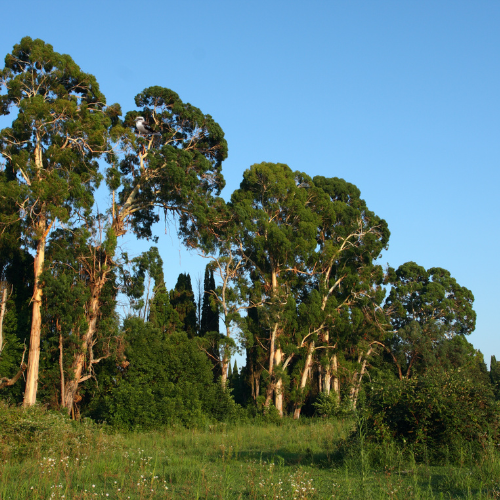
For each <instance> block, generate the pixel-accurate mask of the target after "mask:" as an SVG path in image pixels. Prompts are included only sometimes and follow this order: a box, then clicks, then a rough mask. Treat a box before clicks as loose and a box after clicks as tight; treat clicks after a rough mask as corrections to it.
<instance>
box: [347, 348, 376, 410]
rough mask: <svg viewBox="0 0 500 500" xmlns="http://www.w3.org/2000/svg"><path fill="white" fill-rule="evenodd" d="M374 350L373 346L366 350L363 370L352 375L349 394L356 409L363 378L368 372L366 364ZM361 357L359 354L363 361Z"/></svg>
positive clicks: (359, 359) (359, 360)
mask: <svg viewBox="0 0 500 500" xmlns="http://www.w3.org/2000/svg"><path fill="white" fill-rule="evenodd" d="M372 351H373V347H370V348H369V349H368V351H367V352H366V355H365V359H364V360H363V363H362V364H361V370H360V371H359V373H358V372H356V373H354V375H353V377H352V387H351V391H350V395H349V396H350V398H351V403H352V407H353V408H354V409H356V404H357V402H358V396H359V390H360V388H361V381H362V379H363V375H364V374H365V373H366V364H367V362H368V356H370V354H371V353H372ZM361 359H362V354H360V355H359V358H358V363H360V362H361Z"/></svg>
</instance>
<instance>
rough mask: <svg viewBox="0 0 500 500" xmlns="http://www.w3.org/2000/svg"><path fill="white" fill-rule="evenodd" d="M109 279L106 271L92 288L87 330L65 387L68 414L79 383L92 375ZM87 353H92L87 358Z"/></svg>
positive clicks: (65, 406) (65, 404) (64, 404)
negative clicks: (96, 338) (94, 351)
mask: <svg viewBox="0 0 500 500" xmlns="http://www.w3.org/2000/svg"><path fill="white" fill-rule="evenodd" d="M106 280H107V273H104V274H103V275H102V276H101V278H100V280H99V282H98V283H96V284H95V285H94V286H93V288H92V297H91V299H90V303H89V307H88V310H87V324H88V327H87V332H86V333H85V335H84V336H83V338H82V339H81V344H80V349H79V352H78V353H77V354H76V356H75V358H74V360H73V363H72V365H71V380H70V381H68V382H67V383H66V387H65V389H64V403H63V406H64V408H66V410H67V412H68V414H71V411H72V409H73V405H74V402H75V396H76V393H77V391H78V385H79V384H80V383H81V382H83V381H85V380H87V379H89V378H90V377H91V370H92V365H93V364H94V359H93V355H92V341H93V339H94V338H95V333H96V330H97V319H98V316H99V309H100V306H99V302H100V297H101V292H102V289H103V287H104V284H105V283H106ZM87 354H90V357H89V359H88V360H87ZM85 365H87V369H88V373H87V374H86V375H85V376H83V377H82V373H83V369H84V367H85Z"/></svg>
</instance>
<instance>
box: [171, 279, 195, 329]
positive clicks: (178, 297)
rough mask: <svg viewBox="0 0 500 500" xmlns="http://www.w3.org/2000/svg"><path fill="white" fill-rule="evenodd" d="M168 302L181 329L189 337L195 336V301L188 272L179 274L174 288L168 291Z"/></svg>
mask: <svg viewBox="0 0 500 500" xmlns="http://www.w3.org/2000/svg"><path fill="white" fill-rule="evenodd" d="M170 303H171V304H172V307H173V309H174V310H175V311H177V314H178V315H179V321H180V322H181V325H182V327H181V328H182V330H183V331H185V332H186V333H187V334H188V337H189V338H193V337H195V336H196V333H197V332H196V302H195V300H194V293H193V288H192V286H191V277H190V276H189V273H187V274H185V273H181V274H179V277H178V278H177V283H176V285H175V288H174V290H172V291H171V292H170Z"/></svg>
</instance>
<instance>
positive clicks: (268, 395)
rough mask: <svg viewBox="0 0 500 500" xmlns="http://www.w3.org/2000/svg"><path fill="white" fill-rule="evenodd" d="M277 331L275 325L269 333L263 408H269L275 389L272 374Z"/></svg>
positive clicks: (276, 325)
mask: <svg viewBox="0 0 500 500" xmlns="http://www.w3.org/2000/svg"><path fill="white" fill-rule="evenodd" d="M277 330H278V323H276V324H275V325H274V327H273V331H272V333H271V344H270V346H269V351H270V352H269V369H268V372H269V385H268V386H267V389H266V401H265V403H264V406H265V407H268V406H269V403H270V402H271V398H272V397H273V392H274V388H275V383H274V382H273V374H274V363H275V356H274V353H275V346H276V331H277Z"/></svg>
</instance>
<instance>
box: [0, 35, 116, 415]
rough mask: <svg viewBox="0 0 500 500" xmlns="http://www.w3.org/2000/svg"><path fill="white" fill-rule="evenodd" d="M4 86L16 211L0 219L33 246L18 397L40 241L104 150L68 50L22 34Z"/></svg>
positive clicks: (100, 110)
mask: <svg viewBox="0 0 500 500" xmlns="http://www.w3.org/2000/svg"><path fill="white" fill-rule="evenodd" d="M0 78H1V83H2V84H3V85H4V86H5V87H6V93H5V94H3V95H1V96H0V112H1V113H2V114H4V115H5V114H9V113H10V112H11V111H12V110H13V109H16V110H17V115H16V117H15V118H14V121H13V123H12V126H11V127H7V128H5V129H3V130H2V131H0V152H1V154H2V156H3V157H4V158H5V160H6V164H7V168H8V169H10V170H12V172H13V173H14V175H13V177H12V179H11V180H10V181H9V182H5V183H2V185H1V187H0V197H2V198H4V199H9V200H11V202H12V203H13V204H15V206H16V212H15V213H14V214H10V215H7V216H3V217H2V221H1V222H2V224H9V223H13V222H15V221H17V220H20V221H21V222H22V225H23V233H24V238H25V241H26V242H27V246H29V247H32V248H33V249H34V250H35V263H34V291H33V297H32V318H31V332H30V347H29V357H28V369H27V378H26V389H25V394H24V405H25V406H30V405H33V404H34V403H35V401H36V393H37V385H38V371H39V359H40V332H41V301H42V286H41V285H42V284H41V283H40V280H39V278H40V275H41V273H42V271H43V268H44V262H45V247H46V243H47V238H48V236H49V232H50V230H51V229H52V228H53V227H54V224H55V223H56V221H57V220H59V221H60V222H61V223H66V222H67V221H68V220H69V219H70V218H71V217H72V216H73V215H74V213H75V211H78V210H88V209H90V207H91V206H92V204H93V192H94V189H95V187H96V186H97V185H98V183H99V180H100V175H99V173H98V164H97V159H98V158H99V156H101V155H102V154H103V153H104V152H107V151H109V150H110V144H109V134H108V131H109V127H110V126H111V120H110V117H109V115H108V113H107V108H106V100H105V97H104V95H103V94H102V93H101V92H100V90H99V85H98V84H97V82H96V79H95V77H94V76H92V75H90V74H88V73H84V72H83V71H81V70H80V68H79V67H78V66H77V65H76V64H75V62H74V61H73V60H72V59H71V57H70V56H68V55H64V54H59V53H57V52H55V51H54V50H53V48H52V46H51V45H49V44H46V43H45V42H43V41H42V40H39V39H37V40H32V39H31V38H29V37H25V38H23V39H22V40H21V42H20V43H19V44H17V45H15V46H14V49H13V51H12V52H11V53H10V54H8V55H7V56H6V58H5V67H4V68H3V69H2V70H1V72H0Z"/></svg>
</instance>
